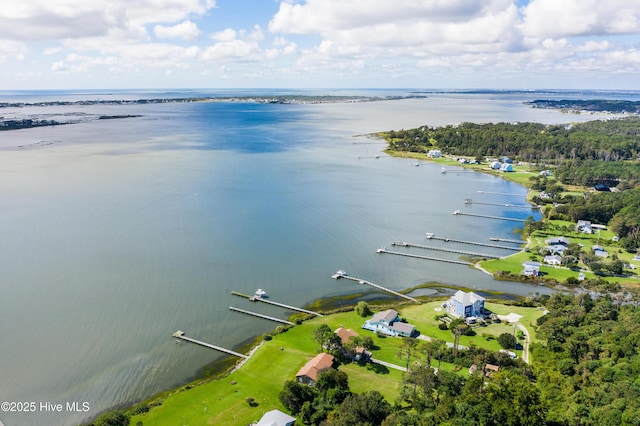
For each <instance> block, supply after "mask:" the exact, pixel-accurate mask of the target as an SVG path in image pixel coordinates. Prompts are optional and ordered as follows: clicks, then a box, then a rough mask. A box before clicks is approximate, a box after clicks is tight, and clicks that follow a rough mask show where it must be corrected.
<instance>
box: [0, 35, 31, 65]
mask: <svg viewBox="0 0 640 426" xmlns="http://www.w3.org/2000/svg"><path fill="white" fill-rule="evenodd" d="M26 52H27V49H26V47H25V46H24V45H23V44H22V43H16V42H14V41H9V40H0V63H2V62H6V61H16V60H17V61H22V60H24V58H25V54H26Z"/></svg>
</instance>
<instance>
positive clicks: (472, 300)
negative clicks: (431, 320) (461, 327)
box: [444, 290, 485, 318]
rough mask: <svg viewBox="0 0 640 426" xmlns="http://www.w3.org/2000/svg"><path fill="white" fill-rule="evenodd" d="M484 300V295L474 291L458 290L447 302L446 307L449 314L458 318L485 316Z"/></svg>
mask: <svg viewBox="0 0 640 426" xmlns="http://www.w3.org/2000/svg"><path fill="white" fill-rule="evenodd" d="M484 300H485V299H484V297H482V296H479V295H477V294H475V293H474V292H469V293H465V292H464V291H462V290H458V291H456V293H455V294H454V295H453V296H451V298H450V299H449V300H448V301H447V302H445V304H444V308H445V310H446V312H447V313H448V314H449V315H452V316H454V317H457V318H470V317H483V316H484Z"/></svg>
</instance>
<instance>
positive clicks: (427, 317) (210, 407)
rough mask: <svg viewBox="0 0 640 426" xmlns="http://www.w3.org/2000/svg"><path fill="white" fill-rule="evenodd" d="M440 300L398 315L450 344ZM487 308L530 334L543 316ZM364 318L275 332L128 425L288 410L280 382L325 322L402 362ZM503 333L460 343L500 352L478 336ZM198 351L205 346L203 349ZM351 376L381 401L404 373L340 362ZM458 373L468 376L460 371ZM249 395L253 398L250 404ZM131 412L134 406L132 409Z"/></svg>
mask: <svg viewBox="0 0 640 426" xmlns="http://www.w3.org/2000/svg"><path fill="white" fill-rule="evenodd" d="M441 303H442V302H441V301H437V302H429V303H425V304H422V305H412V306H403V307H402V308H399V312H400V315H401V316H402V317H404V318H406V319H407V320H408V322H410V323H411V324H414V325H416V327H417V329H418V330H419V331H420V332H421V333H422V334H424V335H427V336H430V337H434V338H435V337H437V338H440V339H443V340H445V341H447V342H453V335H452V334H451V332H450V331H443V330H440V329H438V327H437V326H438V321H436V320H435V315H436V314H438V313H442V311H441V310H439V309H440V305H441ZM486 307H487V308H488V309H490V310H492V311H493V312H495V313H497V314H508V313H510V312H514V313H517V314H520V315H523V318H522V320H521V322H522V324H523V325H525V326H526V327H527V328H528V330H529V333H530V335H531V336H532V338H533V339H535V333H534V330H533V328H532V327H530V324H532V323H533V322H534V321H535V319H536V318H537V317H539V316H541V315H542V312H541V311H540V310H539V309H534V308H521V307H512V306H505V305H500V304H495V303H486ZM365 319H366V318H362V317H360V316H358V315H357V314H356V313H355V312H346V313H340V314H333V315H329V316H326V317H323V318H314V319H311V320H309V321H306V322H304V323H303V324H301V325H298V326H295V327H293V328H292V329H290V330H288V331H287V332H285V333H281V334H278V335H275V336H274V337H273V340H271V341H265V342H263V343H262V345H261V347H260V348H259V349H258V350H257V351H256V352H255V353H254V354H253V356H252V357H251V358H250V359H249V360H248V361H247V362H246V363H245V364H244V365H243V366H242V367H241V368H239V369H237V370H236V371H233V372H232V373H230V374H229V375H227V376H226V377H223V378H221V379H216V380H212V381H209V382H207V383H204V384H200V385H197V386H182V387H180V388H179V389H177V390H175V391H173V392H171V393H169V394H163V396H162V397H159V398H156V399H155V400H151V401H149V402H148V403H147V404H148V405H154V404H157V403H158V402H161V405H159V406H155V407H153V408H152V409H151V410H150V411H148V412H146V413H142V414H138V415H135V416H133V417H132V418H131V424H132V425H138V424H140V423H139V422H141V423H142V424H143V425H183V424H186V425H207V424H214V425H217V424H225V425H247V424H250V423H251V422H254V421H257V420H259V419H260V417H261V416H262V414H263V413H264V412H266V411H270V410H273V409H279V410H282V411H285V412H286V409H285V408H284V407H283V406H282V404H281V403H280V401H279V400H278V394H279V393H280V391H281V389H282V386H283V384H284V382H285V381H286V380H290V379H294V378H295V374H296V372H297V371H298V370H299V369H300V367H302V366H303V365H304V364H305V363H306V362H307V361H308V360H310V359H311V358H313V356H315V355H316V354H317V353H318V352H319V351H320V347H319V345H318V343H317V342H316V341H315V340H314V338H313V331H314V330H315V329H316V328H317V327H318V326H319V325H320V324H323V323H324V324H327V325H329V327H331V329H332V330H334V329H336V328H337V327H339V326H341V325H342V326H343V327H345V328H351V329H353V330H355V331H357V332H358V333H359V334H360V335H361V336H367V335H370V336H372V337H373V339H374V344H375V345H376V346H377V347H378V348H379V349H376V350H374V351H373V352H374V355H373V356H374V357H375V358H379V359H381V360H384V361H387V362H390V363H393V364H398V365H404V363H405V362H406V360H404V359H401V358H399V357H398V350H399V348H400V345H401V344H402V339H398V338H392V337H385V338H381V337H378V336H376V335H375V334H374V333H372V332H369V331H367V330H363V329H361V327H362V324H364V321H365ZM503 332H513V327H512V326H510V325H507V324H492V325H490V326H488V327H482V328H481V330H478V335H477V336H474V337H468V336H462V338H461V340H460V344H461V345H465V346H468V345H471V344H474V345H476V346H478V347H484V348H487V349H491V350H498V349H499V346H498V344H497V342H496V340H495V339H492V340H487V339H486V338H485V337H483V336H482V335H481V334H492V335H494V336H495V337H497V336H498V335H500V334H501V333H503ZM202 350H208V349H205V348H202ZM454 367H455V366H453V365H451V364H446V363H442V364H441V366H440V368H443V369H447V370H453V369H454ZM339 369H341V370H342V371H344V372H346V373H347V374H348V376H349V384H350V388H351V390H352V391H353V392H366V391H370V390H374V389H375V390H377V391H379V392H380V393H381V394H382V395H383V396H384V397H385V399H387V400H388V401H389V402H391V403H393V402H394V401H395V399H396V397H397V396H398V391H399V386H400V383H401V377H402V372H401V371H398V370H395V369H391V368H376V367H373V366H371V365H365V366H360V365H357V364H349V365H341V366H340V367H339ZM460 374H466V371H461V372H460ZM247 398H253V401H254V404H253V405H250V404H249V403H248V402H247ZM134 410H135V409H134Z"/></svg>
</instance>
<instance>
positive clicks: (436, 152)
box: [427, 149, 442, 158]
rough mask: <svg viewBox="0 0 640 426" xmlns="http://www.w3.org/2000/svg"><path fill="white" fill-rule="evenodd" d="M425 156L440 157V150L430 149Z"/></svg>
mask: <svg viewBox="0 0 640 426" xmlns="http://www.w3.org/2000/svg"><path fill="white" fill-rule="evenodd" d="M427 157H429V158H440V157H442V151H440V150H439V149H431V150H429V152H428V153H427Z"/></svg>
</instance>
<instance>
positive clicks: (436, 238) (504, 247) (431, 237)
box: [427, 232, 524, 251]
mask: <svg viewBox="0 0 640 426" xmlns="http://www.w3.org/2000/svg"><path fill="white" fill-rule="evenodd" d="M427 239H428V240H439V241H444V242H446V243H449V242H451V243H460V244H471V245H474V246H481V247H491V248H497V249H503V250H513V251H520V249H519V248H516V247H508V246H501V245H499V244H489V243H479V242H476V241H465V240H456V239H455V238H446V237H436V236H435V235H433V234H432V233H430V232H427ZM521 244H524V243H521Z"/></svg>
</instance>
